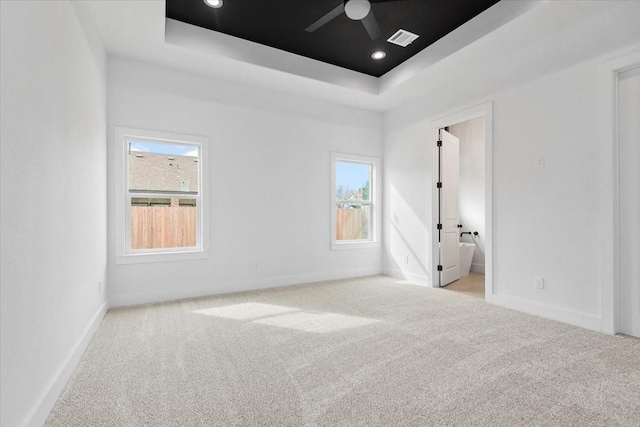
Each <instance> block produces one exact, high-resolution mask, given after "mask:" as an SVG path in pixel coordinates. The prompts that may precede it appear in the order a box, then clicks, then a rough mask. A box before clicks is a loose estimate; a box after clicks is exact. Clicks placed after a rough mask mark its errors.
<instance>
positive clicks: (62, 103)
mask: <svg viewBox="0 0 640 427" xmlns="http://www.w3.org/2000/svg"><path fill="white" fill-rule="evenodd" d="M0 15H1V25H0V28H1V36H0V40H1V43H2V44H1V48H0V52H1V56H0V58H1V59H0V78H1V80H0V86H1V87H2V96H1V110H2V116H1V129H2V130H1V141H2V142H1V153H2V155H1V167H0V170H1V188H2V191H1V213H2V214H1V215H2V216H1V218H2V219H1V229H2V241H1V248H2V256H1V257H0V260H1V269H0V277H1V281H0V283H1V286H0V292H1V297H0V300H1V306H2V315H1V319H2V320H1V322H0V324H1V328H2V329H1V334H0V335H1V343H2V344H1V351H2V363H1V372H2V381H1V383H2V385H1V395H2V399H1V404H0V406H1V408H2V410H1V411H0V412H1V413H2V415H1V420H0V424H2V425H3V426H18V425H23V424H26V423H30V424H33V425H41V424H42V423H43V422H44V420H45V418H46V416H47V415H48V413H49V410H50V409H51V407H52V406H53V404H54V403H55V400H56V399H57V397H58V394H59V392H60V391H61V389H62V387H63V386H64V384H65V383H66V381H67V379H68V377H69V375H70V374H71V372H72V370H73V368H74V367H75V362H76V361H77V360H78V358H79V357H80V356H81V354H82V352H83V350H84V346H86V344H87V343H88V338H90V337H91V335H92V331H93V328H94V327H95V326H96V325H97V324H98V322H99V321H100V320H101V319H102V316H103V315H104V312H105V302H106V299H105V291H104V285H105V271H106V233H107V232H106V223H107V218H106V209H107V207H106V185H107V183H106V58H105V54H104V51H103V49H102V47H101V46H100V45H99V44H96V41H95V39H94V38H93V36H87V35H86V33H85V32H84V31H83V28H82V26H81V24H80V22H79V20H78V18H77V15H76V10H75V8H74V7H73V6H72V4H71V3H70V2H6V1H2V2H0ZM99 282H101V283H102V293H101V294H100V293H99V292H98V283H99Z"/></svg>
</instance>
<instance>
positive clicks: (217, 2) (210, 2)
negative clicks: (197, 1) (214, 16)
mask: <svg viewBox="0 0 640 427" xmlns="http://www.w3.org/2000/svg"><path fill="white" fill-rule="evenodd" d="M203 1H204V4H206V5H207V6H209V7H213V8H216V9H217V8H219V7H222V0H203Z"/></svg>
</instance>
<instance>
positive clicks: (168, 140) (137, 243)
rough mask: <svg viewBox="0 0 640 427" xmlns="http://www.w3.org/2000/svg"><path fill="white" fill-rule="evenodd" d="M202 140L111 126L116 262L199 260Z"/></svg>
mask: <svg viewBox="0 0 640 427" xmlns="http://www.w3.org/2000/svg"><path fill="white" fill-rule="evenodd" d="M205 147H206V139H205V138H200V137H193V136H186V135H175V134H167V133H162V132H152V131H144V130H139V129H125V128H116V131H115V150H116V156H115V159H116V161H115V163H116V171H117V176H118V177H120V178H121V179H120V180H119V182H117V183H116V210H117V211H116V233H117V235H116V248H117V250H116V262H117V263H135V262H152V261H168V260H181V259H193V258H204V257H206V256H207V252H206V241H205V240H206V239H205V236H206V234H205V231H206V221H204V219H205V218H206V215H205V214H204V213H205V209H204V207H205V202H206V200H205V197H204V195H205V194H206V192H205V191H204V188H205V187H206V182H207V180H206V173H205V172H206V161H205V160H206V156H205V155H204V150H205Z"/></svg>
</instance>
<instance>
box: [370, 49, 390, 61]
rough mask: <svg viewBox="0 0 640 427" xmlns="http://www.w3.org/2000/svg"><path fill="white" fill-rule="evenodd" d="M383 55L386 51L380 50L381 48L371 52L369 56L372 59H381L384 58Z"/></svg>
mask: <svg viewBox="0 0 640 427" xmlns="http://www.w3.org/2000/svg"><path fill="white" fill-rule="evenodd" d="M385 56H387V54H386V53H384V52H383V51H381V50H377V51H375V52H373V53H372V54H371V57H372V58H373V59H376V60H379V59H382V58H384V57H385Z"/></svg>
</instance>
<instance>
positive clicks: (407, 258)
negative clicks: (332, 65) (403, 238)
mask: <svg viewBox="0 0 640 427" xmlns="http://www.w3.org/2000/svg"><path fill="white" fill-rule="evenodd" d="M402 263H403V264H409V255H405V256H403V257H402Z"/></svg>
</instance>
